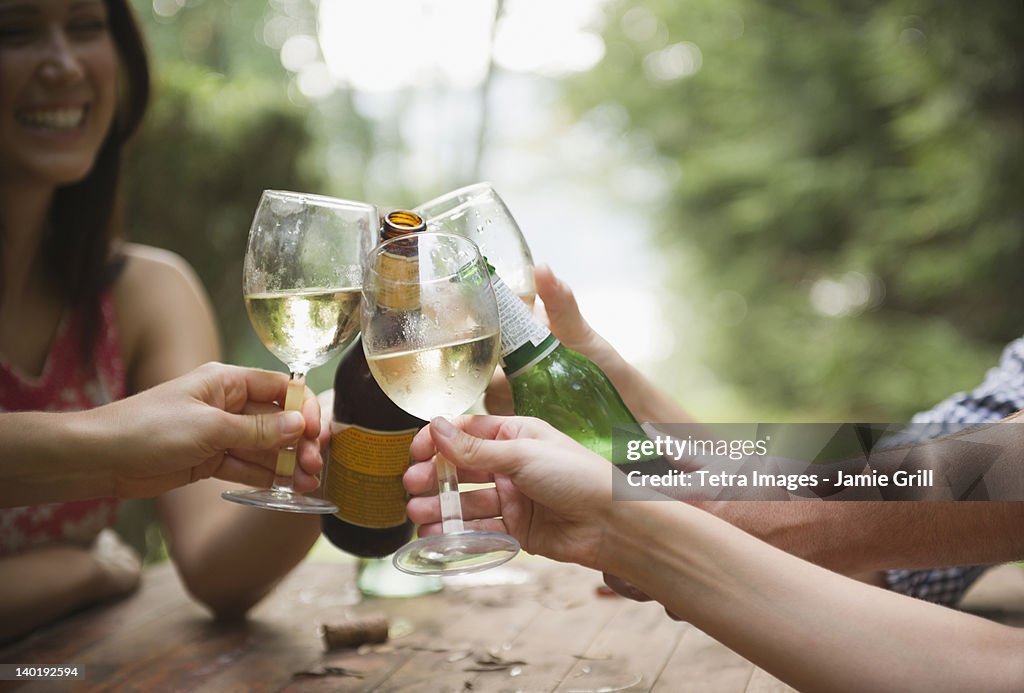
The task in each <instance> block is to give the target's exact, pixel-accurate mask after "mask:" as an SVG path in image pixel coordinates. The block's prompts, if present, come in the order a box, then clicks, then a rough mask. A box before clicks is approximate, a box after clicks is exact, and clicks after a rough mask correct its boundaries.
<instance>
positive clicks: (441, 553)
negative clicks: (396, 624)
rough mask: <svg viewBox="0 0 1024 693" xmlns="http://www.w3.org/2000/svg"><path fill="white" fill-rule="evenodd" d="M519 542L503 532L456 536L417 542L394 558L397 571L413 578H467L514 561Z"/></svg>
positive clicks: (466, 532)
mask: <svg viewBox="0 0 1024 693" xmlns="http://www.w3.org/2000/svg"><path fill="white" fill-rule="evenodd" d="M517 553H519V542H518V541H516V540H515V539H513V538H512V537H510V536H509V535H507V534H502V533H501V532H476V531H465V532H453V533H451V534H438V535H435V536H432V537H423V538H422V539H417V540H416V541H414V542H412V543H411V544H406V545H405V546H404V547H402V548H401V549H399V551H398V553H396V554H395V558H394V564H395V567H396V568H398V569H399V570H401V571H402V572H403V573H409V574H411V575H465V574H467V573H475V572H478V571H481V570H487V569H488V568H494V567H496V566H499V565H501V564H502V563H505V562H506V561H509V560H511V559H512V558H513V557H514V556H515V555H516V554H517Z"/></svg>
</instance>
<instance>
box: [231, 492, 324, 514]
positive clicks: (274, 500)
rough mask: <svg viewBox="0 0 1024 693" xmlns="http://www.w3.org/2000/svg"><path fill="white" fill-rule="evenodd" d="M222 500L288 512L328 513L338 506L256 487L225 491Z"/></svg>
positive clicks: (307, 497) (319, 499)
mask: <svg viewBox="0 0 1024 693" xmlns="http://www.w3.org/2000/svg"><path fill="white" fill-rule="evenodd" d="M220 496H221V498H223V499H224V500H229V501H232V502H234V503H241V504H242V505H249V506H252V507H254V508H263V509H265V510H280V511H282V512H288V513H307V514H310V515H328V514H332V513H336V512H338V506H336V505H335V504H334V503H332V502H330V501H326V500H324V499H322V498H312V497H309V496H300V495H298V494H296V493H288V492H286V491H275V490H273V489H258V490H255V491H225V492H224V493H222V494H220Z"/></svg>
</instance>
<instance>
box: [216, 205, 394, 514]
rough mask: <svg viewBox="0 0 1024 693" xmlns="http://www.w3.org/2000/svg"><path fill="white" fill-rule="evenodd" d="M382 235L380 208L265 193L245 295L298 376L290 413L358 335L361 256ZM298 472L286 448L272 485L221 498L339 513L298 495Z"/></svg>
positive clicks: (264, 335) (255, 319)
mask: <svg viewBox="0 0 1024 693" xmlns="http://www.w3.org/2000/svg"><path fill="white" fill-rule="evenodd" d="M376 234H377V209H376V207H374V206H373V205H369V204H365V203H362V202H350V201H348V200H338V199H334V198H331V197H324V196H321V195H309V194H306V193H294V192H286V191H283V190H264V191H263V195H262V196H261V197H260V202H259V205H258V206H257V207H256V215H255V217H254V218H253V220H252V226H251V228H250V229H249V243H248V246H247V248H246V251H245V266H244V270H243V276H242V291H243V295H244V297H245V308H246V311H247V312H248V313H249V321H250V322H251V323H252V326H253V329H255V330H256V334H257V335H259V338H260V340H261V341H262V342H263V344H264V346H266V347H267V349H269V350H270V352H271V353H272V354H274V356H276V357H277V358H278V359H280V360H281V361H282V362H283V363H284V364H285V365H286V366H288V370H289V371H291V379H290V380H289V382H288V393H287V396H286V398H285V406H284V408H285V409H288V410H295V411H297V410H299V409H300V407H301V405H302V399H303V395H304V393H305V386H306V380H305V378H306V373H307V372H308V371H309V369H310V368H313V367H314V366H319V365H321V364H323V363H325V362H327V361H328V360H329V359H330V358H331V357H332V356H334V355H335V354H337V353H338V352H340V351H341V350H342V349H344V348H345V347H346V346H348V344H349V343H351V342H352V340H353V339H354V338H355V336H356V335H357V334H358V333H359V316H358V310H359V301H360V287H361V282H362V259H363V258H364V257H366V253H367V252H368V251H369V249H371V248H372V247H373V244H374V242H375V240H376ZM294 474H295V447H294V446H290V447H286V448H282V449H281V450H280V451H279V452H278V456H277V466H276V469H275V472H274V485H273V486H272V487H271V488H269V489H257V490H246V491H243V490H239V491H227V492H225V493H223V494H222V495H223V497H224V498H226V499H227V500H230V501H234V502H236V503H242V504H243V505H253V506H256V507H260V508H268V509H272V510H285V511H290V512H298V513H334V512H337V511H338V508H337V506H335V505H334V504H333V503H331V502H330V501H327V500H323V499H321V498H314V497H311V496H302V495H299V494H297V493H295V491H294V490H293V488H292V483H293V477H294Z"/></svg>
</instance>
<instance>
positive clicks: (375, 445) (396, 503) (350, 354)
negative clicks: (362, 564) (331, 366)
mask: <svg viewBox="0 0 1024 693" xmlns="http://www.w3.org/2000/svg"><path fill="white" fill-rule="evenodd" d="M425 228H426V227H425V224H424V223H423V219H422V218H421V217H420V216H419V215H417V214H415V213H413V212H408V211H404V210H397V211H393V212H389V213H388V214H387V215H385V217H384V218H383V220H382V223H381V230H380V235H381V240H386V239H389V238H394V237H396V236H399V235H402V234H405V233H412V232H415V231H423V230H424V229H425ZM411 250H412V252H415V248H414V247H413V248H412V249H411ZM394 262H396V263H401V262H403V258H402V257H400V256H396V257H395V258H394ZM409 264H410V266H411V268H412V269H411V270H410V271H413V270H414V269H415V263H409ZM393 300H403V298H402V297H400V296H398V297H393ZM425 424H426V421H423V420H421V419H418V418H416V417H415V416H413V415H411V414H409V413H408V412H406V411H405V410H403V409H401V408H400V407H399V406H398V405H396V404H395V403H394V402H392V401H391V399H390V398H388V396H387V395H386V394H384V391H383V390H381V389H380V386H379V385H377V381H376V380H374V378H373V375H372V374H371V373H370V369H369V367H368V366H367V365H366V356H365V355H364V353H363V344H362V340H361V339H356V340H355V342H354V343H353V344H352V346H351V347H349V349H348V350H347V351H346V352H345V353H344V354H343V355H342V358H341V361H340V362H339V363H338V369H337V370H336V371H335V374H334V413H333V418H332V421H331V444H330V453H329V457H328V460H329V461H328V465H327V471H326V475H325V478H324V497H325V498H328V499H330V500H331V501H332V502H333V503H334V504H335V505H337V506H338V512H337V513H335V514H334V515H324V516H323V518H322V520H321V522H322V525H321V531H322V533H323V535H324V536H325V537H327V539H328V540H329V541H330V542H331V543H332V544H334V545H335V546H336V547H338V548H339V549H341V550H342V551H345V552H346V553H350V554H353V555H355V556H360V557H363V558H380V557H383V556H387V555H388V554H391V553H394V552H395V551H396V550H398V548H399V547H401V546H402V545H403V544H405V543H406V542H408V541H409V539H410V538H411V537H412V532H413V525H412V522H411V521H410V520H409V518H408V517H406V514H405V504H406V500H407V496H406V493H405V488H404V487H403V486H402V475H403V474H404V473H405V470H406V469H407V468H408V466H409V445H410V444H411V442H412V439H413V436H415V435H416V432H417V431H418V430H419V429H420V428H421V427H422V426H424V425H425Z"/></svg>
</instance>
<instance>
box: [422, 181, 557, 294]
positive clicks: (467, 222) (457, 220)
mask: <svg viewBox="0 0 1024 693" xmlns="http://www.w3.org/2000/svg"><path fill="white" fill-rule="evenodd" d="M413 211H414V212H416V213H417V214H419V215H420V216H422V217H423V218H424V219H425V220H426V222H427V230H428V231H440V232H444V233H454V234H458V235H460V236H465V237H466V238H468V239H469V240H471V241H473V242H474V243H476V244H477V247H479V248H480V254H481V255H483V256H484V257H485V258H487V261H488V262H490V263H491V264H492V265H493V266H494V269H495V270H496V272H497V274H498V276H499V277H501V278H502V280H503V281H504V282H505V283H506V284H508V286H509V288H511V289H512V291H514V292H515V293H516V295H517V296H519V298H521V299H523V301H525V302H526V303H527V304H528V305H530V306H533V302H534V298H535V297H536V295H537V288H536V286H535V285H534V281H533V256H532V255H531V254H530V247H529V246H528V245H527V244H526V239H525V238H523V232H522V231H521V230H520V229H519V225H518V224H516V220H515V219H514V218H513V217H512V214H511V213H510V212H509V211H508V207H507V206H506V205H505V202H504V201H503V200H502V199H501V197H499V196H498V193H497V192H496V191H495V190H494V187H493V186H492V185H491V184H490V183H474V184H473V185H467V186H466V187H464V188H459V189H458V190H453V191H451V192H449V193H445V194H444V195H441V196H440V197H436V198H434V199H433V200H430V201H429V202H424V203H423V204H421V205H419V206H418V207H416V208H415V209H414V210H413Z"/></svg>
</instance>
